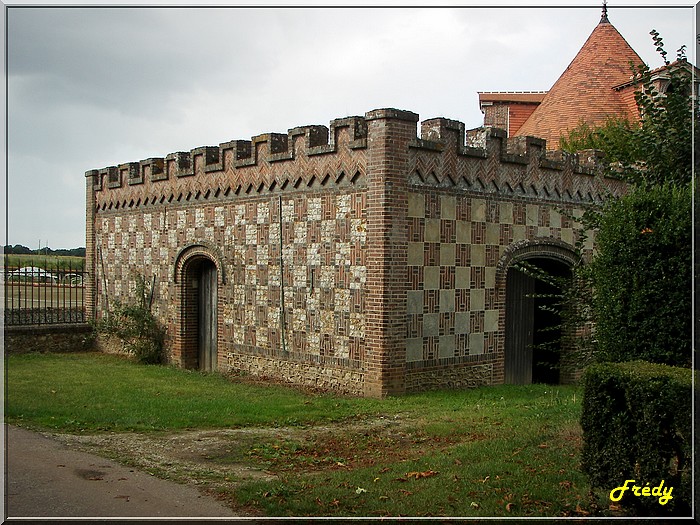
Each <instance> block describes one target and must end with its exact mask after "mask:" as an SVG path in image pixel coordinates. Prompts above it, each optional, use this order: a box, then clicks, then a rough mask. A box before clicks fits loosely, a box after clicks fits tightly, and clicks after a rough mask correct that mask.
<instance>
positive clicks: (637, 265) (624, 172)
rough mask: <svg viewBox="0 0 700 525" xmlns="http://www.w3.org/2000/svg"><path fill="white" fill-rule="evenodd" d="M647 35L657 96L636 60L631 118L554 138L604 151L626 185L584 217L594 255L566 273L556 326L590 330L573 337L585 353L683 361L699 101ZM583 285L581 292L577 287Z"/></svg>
mask: <svg viewBox="0 0 700 525" xmlns="http://www.w3.org/2000/svg"><path fill="white" fill-rule="evenodd" d="M651 34H652V37H653V39H654V42H655V44H656V47H657V51H658V52H659V53H660V54H661V56H662V58H663V60H664V63H665V64H666V65H667V66H670V67H669V68H667V84H666V89H665V90H664V93H659V91H658V90H657V89H656V87H655V86H654V84H653V83H652V81H651V79H652V74H651V73H652V72H651V71H650V69H649V68H648V66H641V67H639V68H638V70H637V72H636V81H637V82H638V85H639V90H638V91H637V93H636V101H637V106H638V108H639V111H640V115H641V120H640V122H639V123H629V122H626V121H624V120H620V119H609V120H608V121H607V122H606V123H604V124H603V125H602V126H599V127H592V126H588V125H586V124H585V123H581V124H580V125H579V126H578V127H577V128H576V129H575V130H573V131H572V132H571V133H569V135H568V137H566V138H565V140H563V142H562V144H563V146H565V147H566V148H568V149H569V150H570V151H575V150H580V149H588V148H594V149H600V150H602V151H604V152H605V153H606V156H607V158H608V159H609V160H610V161H611V170H613V171H614V172H615V173H617V174H618V175H620V176H622V177H623V178H624V179H626V180H628V181H629V182H630V183H631V185H630V190H629V192H628V194H627V195H625V196H623V197H621V198H619V199H610V200H609V201H608V202H607V203H606V204H605V205H604V206H603V207H602V208H601V209H597V210H595V209H592V210H589V211H588V212H587V213H586V214H585V215H584V218H583V227H584V228H585V229H586V231H587V232H589V233H590V232H593V231H596V232H597V236H596V241H597V252H596V254H595V255H594V258H593V260H592V262H591V263H590V264H584V265H580V266H579V267H577V268H575V269H574V273H575V280H574V283H573V284H570V285H569V287H568V288H565V289H564V292H563V293H562V296H561V297H562V305H563V312H564V316H563V322H564V323H566V322H575V323H577V325H578V326H594V327H595V328H594V330H593V331H592V332H591V335H590V337H588V338H584V339H582V340H581V341H579V342H578V345H577V346H578V350H579V353H581V350H584V351H583V355H584V356H585V357H588V358H591V357H595V359H598V360H608V361H625V360H632V359H645V360H648V361H652V362H657V363H664V364H670V365H675V366H689V364H690V359H691V322H692V319H691V314H690V312H691V304H692V303H691V301H692V296H691V278H692V252H691V250H692V243H691V235H692V222H691V221H692V214H691V206H692V197H691V195H692V189H691V188H692V184H691V180H692V173H693V169H692V167H693V166H692V154H693V142H692V138H691V131H692V124H693V119H697V117H698V107H697V102H696V101H695V100H694V97H693V96H692V85H693V84H692V75H691V67H690V65H689V64H688V63H687V60H686V58H685V47H682V48H681V49H680V50H679V51H678V55H677V61H676V62H674V63H673V64H670V63H669V62H668V60H667V59H666V56H667V53H666V52H665V51H664V49H663V42H662V40H661V38H660V37H659V35H658V33H657V32H656V31H652V32H651ZM696 158H697V157H696ZM582 285H583V286H582ZM587 289H588V290H590V291H591V293H590V294H588V293H581V290H587ZM571 312H575V313H577V315H573V316H572V314H571ZM563 346H564V342H562V347H563ZM586 361H590V359H580V360H578V362H579V364H580V365H583V364H585V362H586Z"/></svg>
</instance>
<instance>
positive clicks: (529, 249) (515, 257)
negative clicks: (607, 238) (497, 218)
mask: <svg viewBox="0 0 700 525" xmlns="http://www.w3.org/2000/svg"><path fill="white" fill-rule="evenodd" d="M535 258H536V259H551V260H553V261H557V262H558V263H561V264H563V265H566V266H568V267H569V268H572V267H574V266H575V265H577V264H579V262H580V261H581V256H580V255H579V254H578V253H577V251H576V249H575V247H574V246H572V245H570V244H568V243H566V242H564V241H561V240H558V239H552V238H548V237H545V238H542V237H540V238H534V239H528V240H523V241H519V242H516V243H513V244H511V245H510V246H508V247H507V248H506V250H505V251H504V253H503V255H501V258H500V259H499V261H498V264H497V266H496V296H497V303H498V305H499V310H500V312H499V319H498V326H499V333H500V335H501V337H499V340H498V350H497V353H498V355H499V362H498V364H497V367H498V369H499V370H498V371H497V374H495V375H497V376H500V377H503V380H504V381H505V380H506V339H507V337H508V335H507V330H508V328H507V326H506V310H507V302H508V301H509V299H508V298H507V293H506V290H507V287H508V285H507V282H508V280H507V279H508V271H509V269H510V268H512V267H513V265H514V264H516V263H518V262H520V261H525V260H527V259H535Z"/></svg>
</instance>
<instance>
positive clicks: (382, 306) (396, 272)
mask: <svg viewBox="0 0 700 525" xmlns="http://www.w3.org/2000/svg"><path fill="white" fill-rule="evenodd" d="M365 119H366V121H367V147H368V158H367V241H368V247H369V248H368V252H367V284H366V286H367V298H366V311H367V317H366V353H365V356H366V372H365V395H367V396H370V397H386V396H388V395H392V394H401V393H404V392H405V390H406V381H405V373H406V290H407V287H408V275H407V271H408V266H407V254H408V229H407V223H406V220H407V219H406V214H407V207H408V160H409V144H410V143H411V142H412V141H415V140H416V124H417V122H418V115H417V114H415V113H412V112H410V111H402V110H397V109H377V110H374V111H370V112H369V113H367V114H366V115H365Z"/></svg>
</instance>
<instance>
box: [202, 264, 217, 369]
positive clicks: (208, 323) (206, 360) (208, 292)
mask: <svg viewBox="0 0 700 525" xmlns="http://www.w3.org/2000/svg"><path fill="white" fill-rule="evenodd" d="M198 266H199V268H198V272H197V358H198V359H197V361H198V363H199V369H200V370H203V371H205V372H212V371H214V370H216V369H217V352H218V349H217V340H218V330H217V323H218V315H217V300H218V294H217V271H216V265H215V264H214V263H213V262H212V261H210V260H208V259H203V260H202V261H201V263H200V264H199V265H198Z"/></svg>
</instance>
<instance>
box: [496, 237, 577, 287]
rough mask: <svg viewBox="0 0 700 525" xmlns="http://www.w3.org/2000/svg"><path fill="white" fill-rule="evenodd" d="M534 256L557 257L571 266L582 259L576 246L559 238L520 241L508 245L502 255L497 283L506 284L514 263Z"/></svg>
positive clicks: (498, 267) (497, 273) (497, 269)
mask: <svg viewBox="0 0 700 525" xmlns="http://www.w3.org/2000/svg"><path fill="white" fill-rule="evenodd" d="M533 257H544V258H546V259H556V260H558V261H561V262H564V263H565V264H568V265H569V266H574V265H576V264H578V263H579V261H580V260H581V256H580V255H578V254H577V253H576V248H574V247H573V246H571V245H570V244H569V243H566V242H564V241H560V240H558V239H552V238H549V237H540V238H535V239H528V240H525V241H519V242H516V243H513V244H511V245H510V246H508V248H506V249H505V251H504V252H503V255H501V258H500V259H499V261H498V265H497V266H496V285H497V286H499V285H500V284H504V285H505V278H506V273H507V271H508V268H510V267H511V266H512V265H513V264H515V263H517V262H519V261H524V260H525V259H531V258H533Z"/></svg>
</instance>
